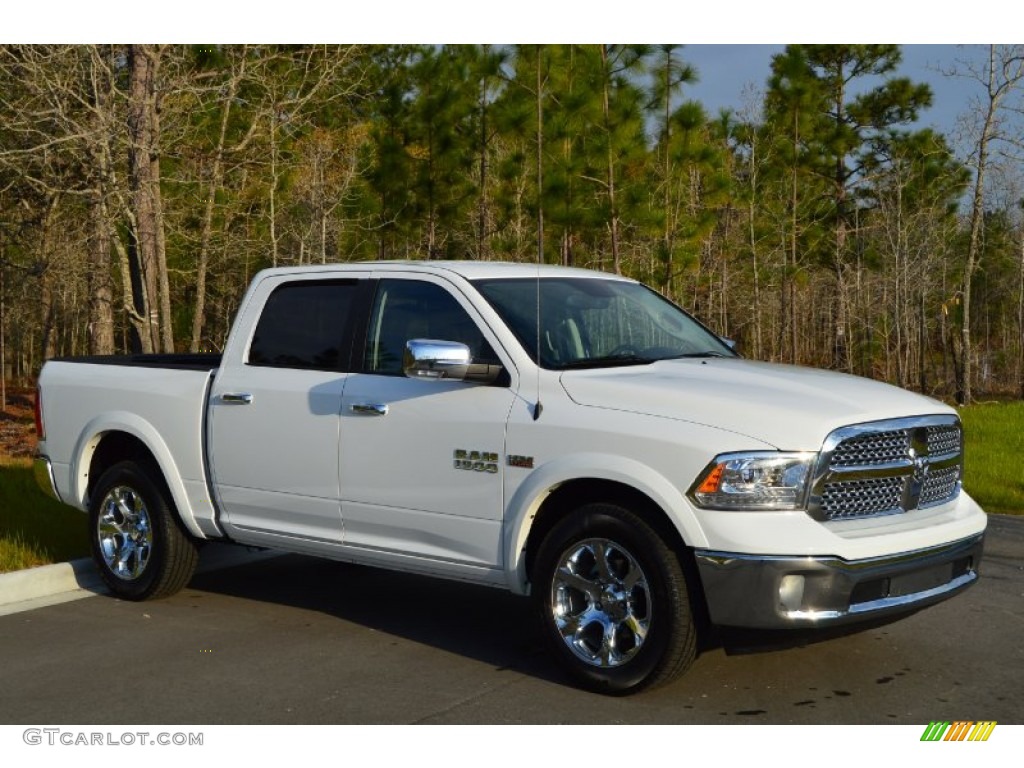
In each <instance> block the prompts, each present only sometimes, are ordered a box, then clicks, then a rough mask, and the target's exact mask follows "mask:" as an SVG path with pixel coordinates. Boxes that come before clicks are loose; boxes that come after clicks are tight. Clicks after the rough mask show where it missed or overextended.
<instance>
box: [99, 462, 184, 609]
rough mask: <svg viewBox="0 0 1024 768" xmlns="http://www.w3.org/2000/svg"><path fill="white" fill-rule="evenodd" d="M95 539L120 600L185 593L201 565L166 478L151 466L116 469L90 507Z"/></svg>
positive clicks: (129, 465)
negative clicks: (171, 497) (179, 516)
mask: <svg viewBox="0 0 1024 768" xmlns="http://www.w3.org/2000/svg"><path fill="white" fill-rule="evenodd" d="M89 540H90V543H91V546H92V556H93V560H94V561H95V563H96V567H97V568H98V569H99V572H100V576H101V577H102V578H103V582H104V583H105V584H106V585H107V587H109V588H110V591H111V592H113V593H114V595H115V596H116V597H121V598H124V599H126V600H151V599H156V598H160V597H167V596H169V595H173V594H174V593H175V592H177V591H179V590H180V589H182V588H183V587H184V586H185V585H186V584H188V582H189V580H190V579H191V578H192V574H193V573H194V572H195V569H196V565H197V563H198V562H199V551H198V548H197V546H196V542H195V541H194V540H193V539H192V537H191V536H189V535H188V533H187V532H186V531H185V530H184V528H183V527H182V525H181V522H180V521H179V520H178V515H177V513H176V512H175V509H174V504H173V502H172V501H171V500H170V495H169V493H168V492H167V490H166V488H165V486H164V483H163V481H162V478H160V477H159V474H158V473H157V471H156V470H154V469H151V468H150V467H149V466H148V465H140V464H137V463H136V462H134V461H122V462H120V463H118V464H115V465H114V466H112V467H111V468H110V469H108V470H107V471H106V472H104V473H103V475H102V476H101V477H100V479H99V482H97V483H96V487H95V489H94V490H93V493H92V498H91V501H90V505H89Z"/></svg>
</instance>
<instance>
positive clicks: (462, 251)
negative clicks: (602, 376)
mask: <svg viewBox="0 0 1024 768" xmlns="http://www.w3.org/2000/svg"><path fill="white" fill-rule="evenodd" d="M977 52H978V53H980V55H979V56H975V57H974V58H972V59H969V60H965V62H963V63H961V64H959V65H956V66H954V68H953V69H951V71H950V72H949V76H950V77H954V76H955V77H960V78H967V79H969V80H971V81H973V83H974V84H975V85H976V88H975V93H976V98H975V99H973V100H972V101H971V103H969V104H964V105H963V111H962V120H961V124H960V126H959V127H958V129H957V132H956V135H955V136H947V135H944V134H942V133H940V132H938V131H936V130H935V129H921V128H918V127H916V125H917V122H916V121H917V119H918V117H919V116H920V115H921V114H922V113H923V112H924V111H925V110H927V109H928V107H929V106H930V105H931V103H932V101H933V98H934V97H933V94H932V92H931V90H930V89H929V87H928V86H927V85H924V84H921V83H915V82H913V81H912V80H910V79H907V78H905V77H901V76H897V74H896V72H897V70H898V66H899V62H900V56H901V50H900V47H899V46H895V45H790V46H786V48H785V49H784V50H783V51H782V52H781V53H780V54H778V55H777V56H775V57H774V58H773V59H772V61H771V65H770V70H769V71H767V72H765V73H764V81H763V82H764V85H763V88H762V89H761V90H760V91H758V92H757V93H755V94H752V95H751V98H750V99H749V100H748V103H747V104H746V105H745V106H744V107H743V108H740V109H737V110H733V111H726V112H720V113H718V114H714V115H712V114H709V113H708V112H707V110H705V109H704V107H703V106H702V104H700V103H699V102H696V101H693V100H690V99H689V98H688V97H687V87H688V86H689V85H691V84H692V83H693V82H694V79H695V77H696V73H695V71H694V69H693V67H692V66H690V65H689V64H688V63H687V58H686V49H685V48H684V47H682V46H676V45H599V44H592V45H591V44H572V45H570V44H565V45H558V44H546V45H523V46H487V45H451V46H422V45H347V46H335V45H331V46H312V45H308V46H305V45H287V46H286V45H241V44H237V45H236V44H224V45H215V46H214V45H190V46H186V45H86V44H76V45H4V46H0V109H2V112H0V114H2V115H3V118H2V120H0V371H2V372H3V376H2V377H0V378H2V381H3V388H2V389H0V398H2V399H3V401H2V402H0V407H3V405H4V404H5V402H6V398H7V393H6V386H7V384H8V383H12V384H18V385H26V384H29V383H30V382H31V381H32V379H33V377H34V376H35V374H36V373H37V372H38V369H39V367H40V365H41V364H42V361H43V360H45V359H47V358H49V357H53V356H59V355H76V354H108V353H114V352H126V351H141V352H154V351H155V352H161V351H162V352H172V351H201V350H213V351H216V350H219V349H221V348H222V346H223V344H224V341H225V337H226V334H227V331H228V329H229V327H230V323H231V320H232V318H233V315H234V312H235V310H236V309H237V307H238V303H239V301H240V299H241V296H242V293H243V291H244V289H245V287H246V285H247V284H248V281H249V279H250V278H251V277H252V275H253V274H254V273H255V272H256V271H257V270H258V269H261V268H263V267H267V266H278V265H291V264H310V263H312V264H317V263H328V262H338V261H353V260H364V259H377V258H385V259H394V258H399V259H407V258H408V259H482V260H512V261H527V262H534V261H536V260H537V259H538V253H540V258H542V259H543V260H544V261H546V262H548V263H560V264H566V265H573V266H581V267H591V268H596V269H603V270H607V271H613V272H620V273H622V274H626V275H629V276H631V277H635V278H637V279H640V280H642V281H644V282H646V283H648V284H650V285H651V286H653V287H654V288H656V289H658V290H660V291H661V292H663V293H664V294H665V295H667V296H669V297H670V298H672V299H674V300H675V301H677V302H679V303H680V304H682V305H683V306H684V307H686V308H687V309H689V310H691V311H692V312H693V313H694V314H696V315H697V316H698V317H699V318H700V319H702V320H703V321H704V322H705V323H707V324H708V325H709V326H710V327H711V328H713V329H714V330H715V331H717V332H718V333H721V334H722V335H724V336H727V337H730V338H733V339H736V340H737V341H738V342H739V344H740V348H741V350H742V351H743V353H744V354H745V355H746V356H748V357H752V358H755V359H764V360H774V361H781V362H787V363H796V364H802V365H816V366H823V367H829V368H834V369H837V370H844V371H848V372H851V373H857V374H861V375H865V376H871V377H873V378H877V379H883V380H887V381H891V382H893V383H895V384H898V385H900V386H905V387H909V388H912V389H916V390H919V391H922V392H926V393H928V394H932V395H935V396H938V397H942V398H944V399H947V400H952V401H957V402H960V403H966V402H970V401H972V400H974V399H977V398H978V397H981V396H984V397H999V398H1021V397H1024V343H1022V338H1024V226H1022V213H1024V209H1022V199H1024V185H1022V184H1021V171H1022V170H1024V165H1022V155H1021V152H1022V150H1024V137H1022V135H1021V132H1020V130H1019V126H1020V122H1019V120H1020V118H1021V116H1022V107H1024V46H1012V45H1009V46H1008V45H993V46H982V47H980V48H979V49H978V51H977Z"/></svg>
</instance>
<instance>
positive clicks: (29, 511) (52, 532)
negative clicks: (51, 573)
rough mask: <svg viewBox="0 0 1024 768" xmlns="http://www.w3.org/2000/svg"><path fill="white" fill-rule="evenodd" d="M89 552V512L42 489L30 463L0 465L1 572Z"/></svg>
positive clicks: (57, 561) (83, 554)
mask: <svg viewBox="0 0 1024 768" xmlns="http://www.w3.org/2000/svg"><path fill="white" fill-rule="evenodd" d="M88 554H89V539H88V533H87V525H86V516H85V514H83V513H82V512H79V511H78V510H76V509H72V508H71V507H68V506H65V505H64V504H59V503H57V502H56V501H54V500H53V499H51V498H49V497H48V496H46V495H45V494H44V493H43V492H42V491H40V490H39V487H38V486H37V485H36V483H35V478H34V477H33V476H32V469H31V466H30V465H29V464H28V463H27V462H24V461H14V462H8V463H5V464H0V573H3V572H6V571H17V570H21V569H23V568H32V567H34V566H37V565H46V564H48V563H59V562H63V561H65V560H73V559H75V558H79V557H87V556H88Z"/></svg>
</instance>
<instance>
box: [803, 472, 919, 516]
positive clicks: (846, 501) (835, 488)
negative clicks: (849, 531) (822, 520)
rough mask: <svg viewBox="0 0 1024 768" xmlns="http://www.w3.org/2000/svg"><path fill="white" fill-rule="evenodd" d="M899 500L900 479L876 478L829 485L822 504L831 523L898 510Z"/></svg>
mask: <svg viewBox="0 0 1024 768" xmlns="http://www.w3.org/2000/svg"><path fill="white" fill-rule="evenodd" d="M902 498H903V479H902V478H900V477H879V478H874V479H867V480H850V481H847V482H840V483H828V484H826V485H825V493H824V494H823V495H822V500H821V503H822V506H823V507H824V508H825V509H826V510H827V514H828V518H829V519H830V520H844V519H847V518H850V517H863V516H864V515H875V514H878V513H879V512H884V511H893V510H897V509H899V506H900V500H901V499H902Z"/></svg>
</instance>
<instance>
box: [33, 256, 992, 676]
mask: <svg viewBox="0 0 1024 768" xmlns="http://www.w3.org/2000/svg"><path fill="white" fill-rule="evenodd" d="M39 387H40V389H39V398H38V402H39V414H38V427H39V432H40V443H39V456H38V459H37V463H36V471H37V475H38V477H39V478H40V481H41V483H42V485H43V486H44V488H45V489H47V490H48V491H49V492H50V493H52V494H53V495H55V496H56V497H57V498H59V499H61V500H62V501H63V502H65V503H67V504H70V505H73V506H75V507H78V508H80V509H82V510H84V511H86V512H88V514H89V530H90V537H91V542H92V550H93V553H94V556H95V560H96V564H97V566H98V567H99V569H100V571H101V573H102V575H103V577H104V579H105V581H106V583H107V585H108V586H109V587H110V589H111V591H112V592H113V593H114V594H115V595H117V596H119V597H123V598H128V599H135V600H142V599H147V598H155V597H162V596H166V595H169V594H171V593H173V592H175V591H176V590H178V589H180V588H182V587H183V586H184V585H185V584H186V583H187V582H188V581H189V579H190V577H191V575H192V572H193V569H194V567H195V564H196V560H197V543H198V542H201V541H204V540H217V541H226V542H236V543H238V544H243V545H248V546H256V547H268V548H276V549H280V550H285V551H289V552H299V553H305V554H310V555H318V556H323V557H329V558H335V559H338V560H345V561H351V562H356V563H363V564H368V565H374V566H381V567H385V568H393V569H398V570H402V571H410V572H415V573H420V574H424V575H427V576H434V577H443V578H451V579H462V580H465V581H470V582H475V583H478V584H486V585H490V586H493V587H497V588H501V589H506V590H511V591H512V592H514V593H516V594H519V595H532V596H533V597H534V598H535V600H536V603H537V606H538V608H539V615H540V620H541V622H542V625H543V628H544V634H545V636H546V637H547V639H548V640H549V641H550V646H551V650H552V652H553V654H554V656H555V657H556V658H557V659H558V660H559V662H560V663H561V664H562V665H563V666H564V667H565V668H566V670H567V671H568V673H569V674H570V675H571V676H572V677H573V678H575V680H576V681H577V682H578V683H580V684H582V685H584V686H586V687H589V688H592V689H595V690H600V691H606V692H609V693H627V692H630V691H634V690H637V689H640V688H643V687H646V686H650V685H654V684H658V683H663V682H665V681H667V680H670V679H672V678H674V677H676V676H677V675H679V674H681V673H682V672H683V671H685V670H686V669H687V667H688V666H689V665H690V664H691V663H692V661H693V659H694V657H695V654H696V647H697V633H698V629H699V628H701V627H703V626H705V625H706V623H707V622H711V623H714V624H718V625H724V626H740V627H755V628H783V627H794V628H797V627H799V628H804V627H818V626H826V625H832V624H836V623H842V622H848V621H856V620H863V619H867V618H873V617H878V616H885V615H889V614H896V613H900V612H908V611H911V610H914V609H916V608H919V607H922V606H925V605H928V604H931V603H934V602H937V601H940V600H943V599H945V598H947V597H950V596H951V595H954V594H956V593H958V592H960V591H961V590H963V589H965V588H966V587H968V586H969V585H970V584H972V583H973V582H974V581H975V580H976V579H977V574H978V566H979V561H980V559H981V553H982V540H983V535H984V529H985V523H986V516H985V514H984V512H983V511H982V510H981V509H980V508H979V507H978V505H977V504H976V503H975V502H974V501H973V500H972V499H971V498H970V497H969V496H968V495H967V494H966V493H964V492H963V491H962V490H961V478H962V466H963V441H962V435H961V426H960V421H959V419H958V418H957V415H956V413H955V411H953V410H952V409H951V408H949V407H947V406H945V405H943V404H942V403H940V402H937V401H935V400H932V399H929V398H925V397H922V396H919V395H916V394H912V393H910V392H906V391H904V390H901V389H897V388H895V387H891V386H888V385H885V384H881V383H877V382H873V381H869V380H866V379H860V378H855V377H852V376H846V375H841V374H837V373H831V372H826V371H821V370H812V369H806V368H797V367H789V366H781V365H771V364H767V363H760V362H753V361H748V360H743V359H740V358H739V357H738V356H737V355H736V354H734V352H733V351H732V350H731V348H730V346H729V345H728V344H726V343H725V342H723V341H722V340H721V339H720V338H718V337H717V336H715V335H714V334H713V333H711V332H710V331H708V330H707V329H706V328H704V327H703V326H702V325H700V324H699V323H698V322H697V321H695V320H694V319H693V318H691V317H690V316H689V315H687V314H686V313H685V312H683V311H682V310H681V309H679V308H678V307H676V306H675V305H674V304H671V303H670V302H668V301H666V300H665V299H663V298H662V297H661V296H660V295H658V294H657V293H655V292H653V291H651V290H650V289H648V288H645V287H644V286H642V285H641V284H639V283H636V282H634V281H631V280H627V279H624V278H621V277H616V276H613V275H607V274H602V273H598V272H591V271H586V270H575V269H563V268H556V267H547V266H545V267H538V266H530V265H521V264H520V265H516V264H496V263H477V262H453V263H442V262H405V263H388V262H381V263H357V264H347V265H329V266H323V267H304V268H301V267H300V268H291V269H274V270H268V271H264V272H261V273H260V274H258V275H257V276H256V277H255V279H254V280H253V283H252V285H251V286H250V288H249V290H248V292H247V294H246V296H245V299H244V302H243V304H242V305H241V309H240V310H239V313H238V316H237V318H236V320H235V325H234V327H233V329H232V331H231V334H230V337H229V339H228V342H227V346H226V348H225V350H224V353H223V355H222V356H211V357H206V356H187V355H177V356H159V355H157V356H143V357H122V358H119V357H114V358H78V359H74V360H55V361H50V362H48V363H47V364H46V365H45V367H44V368H43V371H42V374H41V376H40V381H39ZM44 427H45V428H44ZM341 586H342V585H339V588H340V587H341Z"/></svg>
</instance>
